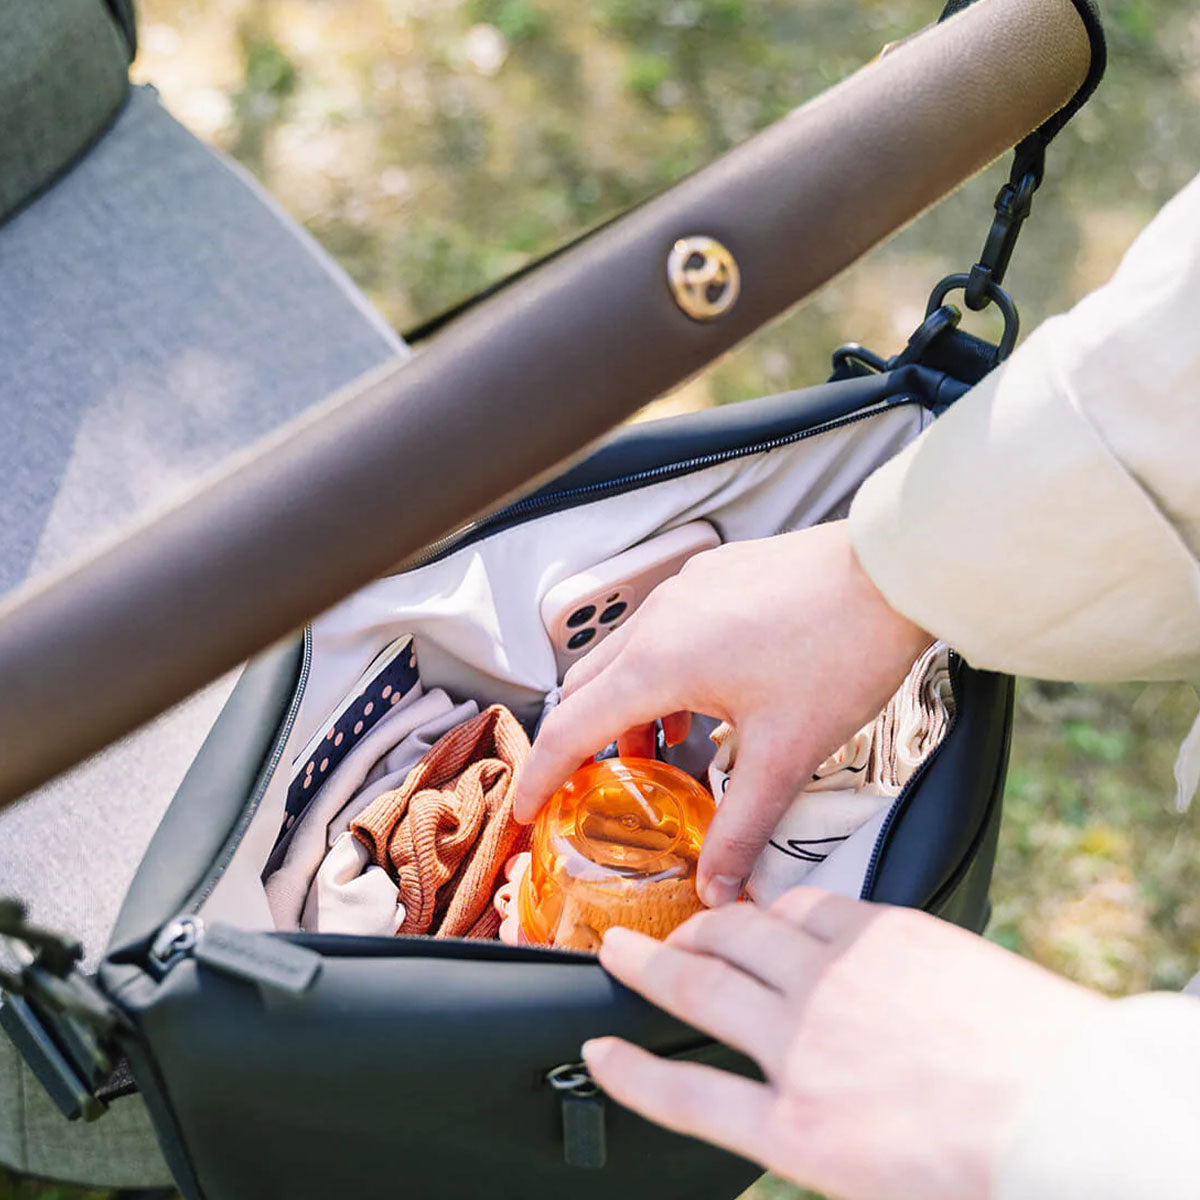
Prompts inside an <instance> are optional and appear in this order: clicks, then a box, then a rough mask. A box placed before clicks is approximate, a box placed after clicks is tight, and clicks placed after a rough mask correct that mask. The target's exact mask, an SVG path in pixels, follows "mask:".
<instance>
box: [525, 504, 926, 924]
mask: <svg viewBox="0 0 1200 1200" xmlns="http://www.w3.org/2000/svg"><path fill="white" fill-rule="evenodd" d="M930 640H931V638H930V636H929V634H928V633H926V632H925V631H924V630H922V629H919V628H918V627H917V626H915V625H913V624H912V622H910V621H908V620H906V619H905V618H904V617H902V616H900V614H899V613H897V612H895V611H894V610H893V609H891V608H890V607H889V606H888V604H887V602H886V601H885V600H884V598H883V597H882V596H881V595H880V593H879V592H878V590H877V589H876V588H875V585H874V584H873V583H872V582H871V581H870V579H868V578H867V576H866V575H865V574H864V572H863V570H862V568H861V567H860V566H859V565H858V560H857V559H856V558H855V556H854V551H853V549H852V548H851V546H850V542H849V539H848V537H847V535H846V529H845V522H843V521H835V522H830V523H828V524H825V525H820V526H817V527H816V528H814V529H808V530H803V531H801V532H798V533H790V534H785V535H782V536H780V537H773V538H767V539H764V540H762V541H750V542H735V543H731V544H729V545H726V546H721V547H719V548H718V549H716V550H710V551H708V552H707V553H704V554H699V555H697V556H696V557H695V558H693V559H692V560H691V561H690V562H689V563H688V564H687V565H686V566H685V567H684V569H683V571H682V572H681V573H680V574H679V575H676V576H674V577H673V578H671V579H668V580H666V581H665V582H664V583H662V584H660V585H659V586H658V587H657V588H656V589H655V590H654V591H653V592H652V593H651V595H650V596H649V597H648V598H647V599H646V601H645V602H644V603H643V604H642V606H641V608H640V609H639V610H638V611H637V612H636V613H635V614H634V615H633V616H632V617H631V618H630V619H629V621H628V622H627V623H626V624H625V625H624V626H623V627H622V628H620V629H618V630H617V631H616V632H614V633H612V634H610V635H609V636H608V637H607V638H606V639H605V640H604V641H603V642H601V643H600V645H599V646H597V647H596V649H595V650H593V651H591V652H590V653H589V654H588V655H587V656H586V657H585V658H583V659H581V660H580V661H579V663H578V664H577V665H576V666H574V667H572V669H571V670H570V671H569V672H568V673H567V677H566V680H565V682H564V685H563V700H562V703H561V704H560V705H559V707H558V708H557V709H555V710H554V712H552V713H551V714H550V716H549V717H548V718H547V719H546V721H545V723H544V724H543V726H542V729H541V732H540V733H539V734H538V737H537V740H536V741H535V742H534V745H533V753H532V754H531V755H530V757H529V759H528V761H527V763H526V765H525V769H524V771H523V773H522V778H521V781H520V784H519V787H518V793H517V800H516V815H517V819H518V820H521V821H532V820H533V818H534V817H535V816H536V815H537V812H538V810H539V809H540V808H541V807H542V805H543V804H544V803H545V802H546V800H548V799H549V797H550V795H551V794H552V793H553V791H554V790H555V788H557V787H558V786H559V784H561V783H562V782H563V780H565V779H566V778H567V776H568V775H570V774H571V772H572V771H573V770H574V769H575V768H576V767H578V765H579V763H580V762H581V761H583V760H585V759H586V758H587V757H589V756H590V755H592V754H594V753H595V752H596V751H597V750H600V749H601V748H602V747H604V746H605V745H607V744H608V743H609V742H611V741H612V740H613V739H614V738H617V737H620V738H621V750H622V753H626V754H629V753H639V752H640V753H643V754H645V753H649V752H650V750H649V747H650V745H652V741H651V732H650V729H651V727H652V725H653V722H654V721H655V720H657V719H658V718H660V717H661V718H663V720H664V732H665V733H666V736H667V738H668V739H669V740H671V741H680V740H682V739H683V737H685V736H686V734H687V722H688V719H689V717H688V714H690V713H691V712H703V713H707V714H709V715H710V716H715V717H719V718H721V719H722V720H725V721H729V722H730V723H731V724H733V725H734V726H735V727H736V728H737V731H738V739H739V750H738V761H737V768H736V770H735V771H734V773H733V776H732V779H731V782H730V786H729V788H728V790H727V791H726V793H725V796H724V799H723V800H722V803H721V805H720V808H719V809H718V811H717V816H716V818H715V820H714V821H713V823H712V826H711V828H710V829H709V832H708V835H707V837H706V838H705V842H704V849H703V851H702V853H701V858H700V865H699V881H698V886H699V889H700V894H701V896H702V898H703V899H704V900H705V902H706V903H708V904H710V905H717V904H724V903H727V902H729V901H731V900H735V899H736V898H737V897H738V895H740V893H741V891H742V885H743V883H744V881H745V879H746V878H747V877H748V875H749V873H750V870H751V868H752V867H753V865H754V860H755V859H756V858H757V857H758V855H759V853H760V852H761V850H762V848H763V846H765V845H766V842H767V839H768V838H769V837H770V835H771V831H772V830H773V829H774V828H775V825H776V824H777V823H778V821H779V818H780V816H781V815H782V814H783V811H784V809H785V808H786V807H787V805H788V803H789V802H790V801H791V800H792V798H793V797H794V796H795V794H796V792H797V791H799V789H800V788H801V787H802V786H803V784H804V783H805V782H807V780H808V779H809V778H810V777H811V776H812V773H813V771H814V770H815V769H816V768H817V767H818V766H819V765H820V763H821V761H822V760H823V759H824V758H826V757H827V756H828V755H829V754H831V753H832V752H833V751H834V750H836V749H837V748H838V747H839V746H840V745H841V744H842V743H843V742H845V741H846V740H847V739H848V738H849V737H851V736H853V734H854V733H856V732H857V731H858V730H859V729H860V728H861V727H862V726H863V725H865V724H866V723H867V722H868V721H869V720H870V719H871V718H872V717H874V716H876V715H877V714H878V713H879V711H880V710H881V709H882V708H883V706H884V705H885V704H886V703H887V701H888V699H889V698H890V697H891V695H892V694H893V693H894V692H895V690H896V689H897V688H898V687H899V686H900V684H901V683H902V682H903V680H904V677H905V675H906V674H907V673H908V671H909V668H910V667H911V666H912V664H913V662H914V661H915V659H916V658H917V656H918V655H919V654H920V653H921V651H922V650H923V649H924V648H925V647H926V646H927V645H928V644H929V642H930Z"/></svg>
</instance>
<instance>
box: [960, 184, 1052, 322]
mask: <svg viewBox="0 0 1200 1200" xmlns="http://www.w3.org/2000/svg"><path fill="white" fill-rule="evenodd" d="M1038 182H1039V180H1038V177H1037V175H1036V174H1035V173H1034V172H1033V171H1027V172H1026V173H1025V174H1024V175H1022V176H1021V179H1020V181H1019V182H1018V183H1015V184H1014V183H1012V182H1011V181H1010V182H1008V183H1006V184H1005V185H1004V186H1003V187H1002V188H1001V189H1000V191H999V193H998V194H997V196H996V215H995V217H994V218H993V220H992V228H991V229H990V230H989V231H988V235H987V241H986V242H984V245H983V253H982V254H981V255H980V256H979V261H978V262H977V263H976V264H975V265H974V266H973V267H972V268H971V271H970V274H969V275H968V276H967V285H966V288H965V295H964V300H965V302H966V305H967V307H968V308H969V309H970V310H971V311H972V312H979V311H981V310H982V309H984V308H986V307H987V306H988V304H989V303H991V301H992V299H993V296H992V293H991V289H992V288H993V287H996V288H998V287H999V286H1000V284H1002V283H1003V282H1004V274H1005V272H1006V271H1007V270H1008V264H1009V262H1010V261H1011V259H1012V256H1013V250H1014V249H1015V248H1016V245H1017V238H1018V237H1019V236H1020V233H1021V226H1022V225H1024V224H1025V220H1026V218H1027V217H1028V216H1029V212H1030V209H1031V208H1032V207H1033V193H1034V192H1036V191H1037V187H1038Z"/></svg>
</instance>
